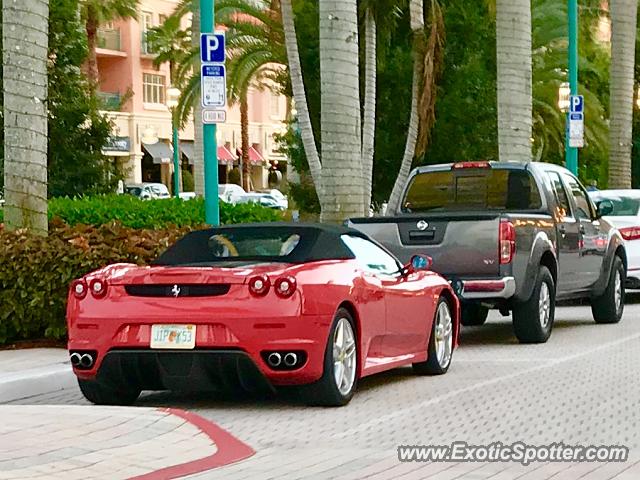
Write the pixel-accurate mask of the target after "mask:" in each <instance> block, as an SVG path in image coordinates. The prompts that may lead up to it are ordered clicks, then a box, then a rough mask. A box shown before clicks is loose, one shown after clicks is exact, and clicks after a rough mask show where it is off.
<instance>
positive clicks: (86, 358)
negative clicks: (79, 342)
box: [69, 352, 95, 369]
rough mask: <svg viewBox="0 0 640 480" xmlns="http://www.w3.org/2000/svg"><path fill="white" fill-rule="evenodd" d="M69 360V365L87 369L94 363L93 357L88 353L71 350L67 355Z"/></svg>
mask: <svg viewBox="0 0 640 480" xmlns="http://www.w3.org/2000/svg"><path fill="white" fill-rule="evenodd" d="M69 360H70V361H71V365H73V366H74V367H76V368H87V369H88V368H91V367H93V364H94V363H95V359H94V358H93V355H91V354H90V353H78V352H73V353H72V354H71V355H70V356H69Z"/></svg>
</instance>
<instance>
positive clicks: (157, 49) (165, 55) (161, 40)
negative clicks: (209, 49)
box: [147, 15, 191, 86]
mask: <svg viewBox="0 0 640 480" xmlns="http://www.w3.org/2000/svg"><path fill="white" fill-rule="evenodd" d="M180 21H181V18H180V17H178V16H174V15H172V16H170V17H168V18H167V19H166V20H165V21H164V23H163V24H162V25H159V26H157V27H154V28H152V29H150V30H149V32H148V34H147V42H149V47H150V49H151V51H152V52H154V53H155V57H154V59H153V64H154V65H155V66H156V67H157V66H159V65H162V64H163V63H168V64H169V77H170V81H171V85H173V86H179V85H180V81H179V79H178V78H177V77H178V75H177V74H178V68H177V66H178V64H179V63H181V61H182V59H183V57H186V56H187V55H188V54H189V51H190V50H191V31H190V30H189V29H186V30H185V29H183V28H182V25H181V24H180Z"/></svg>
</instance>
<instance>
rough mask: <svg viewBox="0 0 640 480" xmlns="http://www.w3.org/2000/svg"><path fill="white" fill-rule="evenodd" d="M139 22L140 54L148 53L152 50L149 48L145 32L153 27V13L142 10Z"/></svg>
mask: <svg viewBox="0 0 640 480" xmlns="http://www.w3.org/2000/svg"><path fill="white" fill-rule="evenodd" d="M140 23H141V26H142V45H141V50H142V54H143V55H149V54H151V53H153V52H152V51H151V49H150V48H149V43H148V42H147V34H148V32H149V30H151V29H152V28H153V14H152V13H151V12H142V14H141V16H140Z"/></svg>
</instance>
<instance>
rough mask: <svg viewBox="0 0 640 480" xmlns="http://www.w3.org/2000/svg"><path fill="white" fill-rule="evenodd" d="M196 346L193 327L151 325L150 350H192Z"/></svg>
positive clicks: (194, 328)
mask: <svg viewBox="0 0 640 480" xmlns="http://www.w3.org/2000/svg"><path fill="white" fill-rule="evenodd" d="M195 346H196V326H195V325H151V348H183V349H187V350H188V349H193V348H195Z"/></svg>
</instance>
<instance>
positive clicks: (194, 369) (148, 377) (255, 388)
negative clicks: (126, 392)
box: [96, 350, 273, 393]
mask: <svg viewBox="0 0 640 480" xmlns="http://www.w3.org/2000/svg"><path fill="white" fill-rule="evenodd" d="M96 379H97V380H98V381H99V382H101V383H105V384H109V382H111V381H113V380H115V379H117V381H118V382H122V381H124V382H126V383H127V384H129V385H135V386H136V387H138V388H140V389H141V390H176V391H218V390H222V391H233V390H238V389H241V390H244V391H247V392H255V393H257V392H269V391H273V385H272V384H271V382H270V381H269V380H267V378H266V377H265V376H264V375H263V374H262V372H261V371H260V369H259V368H258V367H257V365H256V364H255V363H254V362H253V360H252V359H251V357H250V356H249V355H248V354H247V353H245V352H242V351H240V350H194V351H173V350H172V351H164V352H163V351H157V350H112V351H110V352H108V353H107V354H106V355H105V357H104V358H103V360H102V364H101V366H100V368H99V370H98V373H97V376H96Z"/></svg>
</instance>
